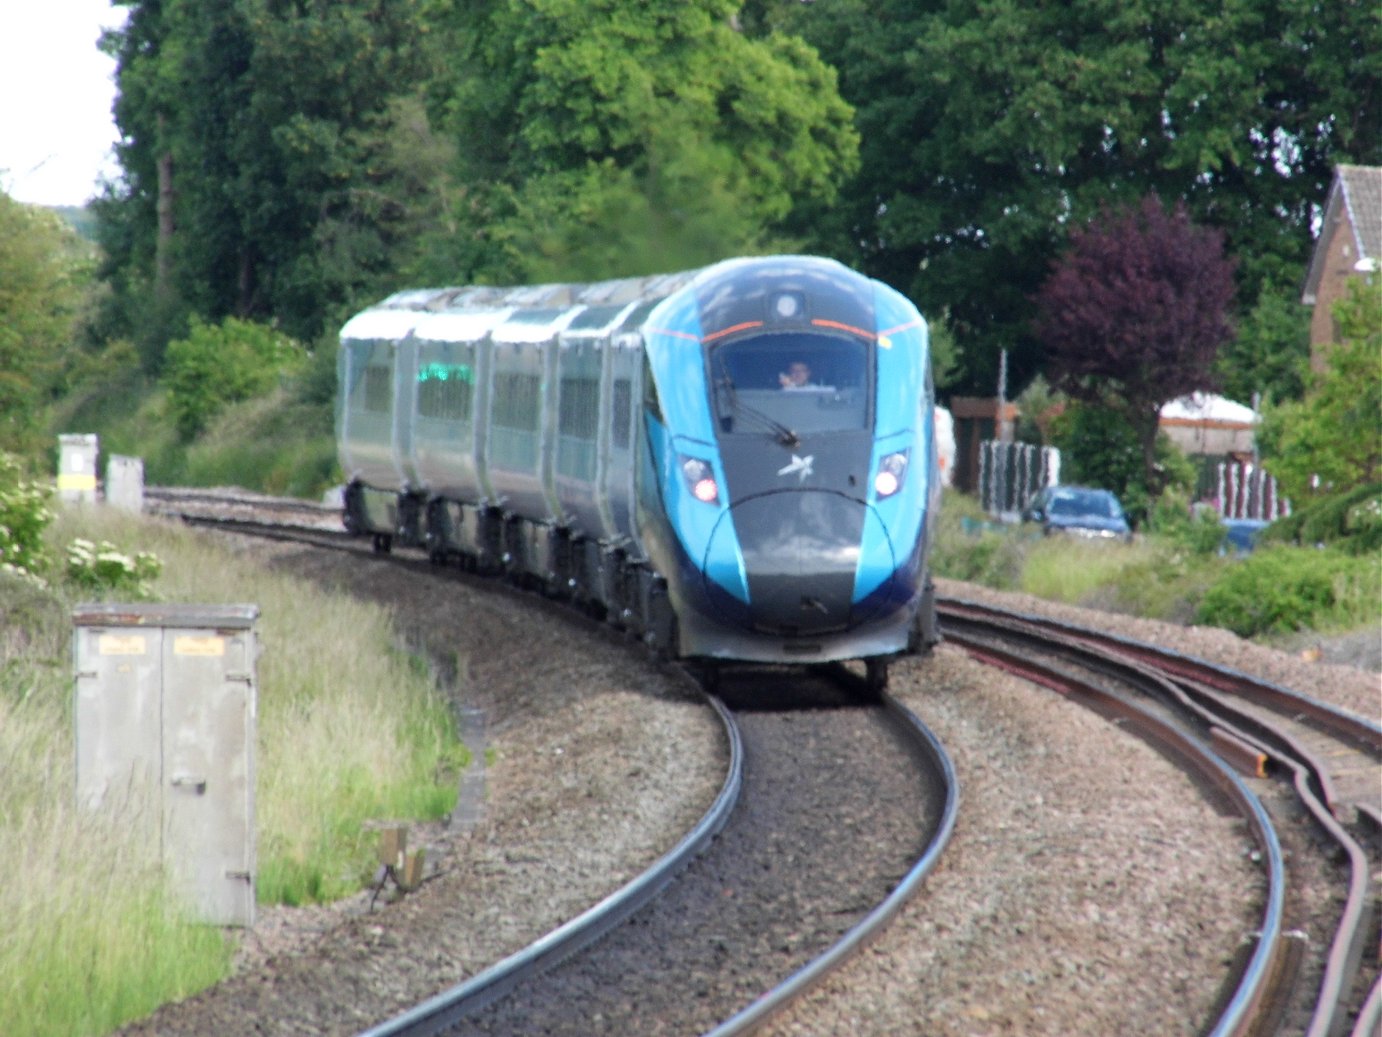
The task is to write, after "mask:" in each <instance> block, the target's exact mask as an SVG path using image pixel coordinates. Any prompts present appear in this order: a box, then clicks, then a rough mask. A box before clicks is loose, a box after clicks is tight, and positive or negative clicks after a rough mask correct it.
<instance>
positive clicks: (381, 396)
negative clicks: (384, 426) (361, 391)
mask: <svg viewBox="0 0 1382 1037" xmlns="http://www.w3.org/2000/svg"><path fill="white" fill-rule="evenodd" d="M392 388H393V377H392V373H391V372H390V370H389V369H388V368H387V367H379V366H371V367H367V368H365V410H372V411H377V412H378V413H380V414H387V413H388V412H389V411H390V409H391V404H392V400H393V392H392Z"/></svg>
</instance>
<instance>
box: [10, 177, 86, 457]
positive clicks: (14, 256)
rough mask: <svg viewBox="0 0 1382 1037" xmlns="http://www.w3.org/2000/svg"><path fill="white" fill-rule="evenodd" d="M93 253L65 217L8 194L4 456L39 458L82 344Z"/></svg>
mask: <svg viewBox="0 0 1382 1037" xmlns="http://www.w3.org/2000/svg"><path fill="white" fill-rule="evenodd" d="M88 253H89V250H88V248H87V247H86V246H85V245H84V243H83V242H82V241H81V240H80V239H79V238H78V237H77V235H76V234H75V232H73V230H72V229H71V228H70V227H68V226H67V225H66V224H65V223H64V222H63V220H62V218H61V217H59V216H57V215H56V214H54V213H52V212H49V211H48V210H47V209H43V208H40V207H38V206H28V205H23V204H21V203H20V202H16V201H15V200H14V199H12V198H11V197H10V196H9V195H7V194H4V193H0V451H3V450H9V451H14V452H16V453H21V454H22V453H28V452H32V451H33V450H34V449H35V448H36V447H37V445H38V434H39V424H38V417H39V414H40V413H41V409H42V406H43V405H44V404H45V403H46V402H47V399H48V394H49V392H50V391H51V390H52V389H53V387H54V386H55V384H56V383H57V380H58V377H59V374H60V369H61V360H62V358H63V355H64V353H66V352H68V351H69V350H70V349H71V348H72V347H73V346H74V340H75V337H76V328H77V322H78V318H79V317H80V315H81V306H82V302H83V299H84V296H85V287H86V285H87V284H88V282H89V280H90V276H91V260H90V257H89V254H88Z"/></svg>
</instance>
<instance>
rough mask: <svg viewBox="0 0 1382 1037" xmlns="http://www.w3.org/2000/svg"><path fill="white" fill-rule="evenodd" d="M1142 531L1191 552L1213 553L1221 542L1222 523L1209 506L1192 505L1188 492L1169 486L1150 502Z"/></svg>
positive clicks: (1198, 553) (1222, 537)
mask: <svg viewBox="0 0 1382 1037" xmlns="http://www.w3.org/2000/svg"><path fill="white" fill-rule="evenodd" d="M1146 532H1148V533H1152V534H1154V535H1156V536H1157V537H1159V538H1160V539H1162V540H1165V541H1168V542H1169V543H1171V544H1174V545H1175V546H1176V547H1177V548H1179V549H1181V550H1184V551H1189V552H1190V553H1191V554H1195V555H1209V554H1215V553H1217V552H1218V550H1219V549H1220V548H1221V547H1222V546H1223V544H1224V539H1225V533H1224V525H1223V523H1222V522H1220V521H1219V516H1218V514H1217V513H1215V512H1214V511H1213V510H1206V509H1194V508H1192V507H1191V506H1190V499H1189V496H1188V495H1187V494H1186V493H1185V492H1184V491H1183V490H1181V489H1178V488H1171V489H1168V490H1166V491H1164V492H1163V493H1162V495H1161V496H1160V497H1158V498H1157V500H1156V502H1155V503H1154V504H1153V505H1152V510H1151V514H1150V515H1148V517H1147V526H1146Z"/></svg>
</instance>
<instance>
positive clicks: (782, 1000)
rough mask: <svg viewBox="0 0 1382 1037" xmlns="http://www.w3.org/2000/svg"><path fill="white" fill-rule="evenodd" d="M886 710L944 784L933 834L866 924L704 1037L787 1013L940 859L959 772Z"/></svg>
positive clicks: (918, 727) (734, 1035)
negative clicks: (937, 820) (943, 803)
mask: <svg viewBox="0 0 1382 1037" xmlns="http://www.w3.org/2000/svg"><path fill="white" fill-rule="evenodd" d="M882 705H883V707H884V709H886V710H887V711H888V714H889V716H890V717H891V718H892V720H893V722H894V723H896V724H897V725H898V726H899V727H900V728H901V729H902V730H903V731H904V732H905V733H906V734H907V735H908V736H909V737H910V739H911V740H912V742H913V744H914V745H915V747H916V748H917V750H918V751H919V752H920V753H921V754H922V756H923V758H924V760H925V762H926V764H927V765H928V766H930V767H931V768H932V769H933V770H935V771H936V772H937V773H938V774H939V775H940V776H941V778H942V780H943V781H944V782H945V788H946V796H945V805H944V807H943V808H942V810H941V815H940V820H939V822H938V823H937V826H936V831H935V834H934V835H933V836H932V838H931V841H930V843H929V844H928V845H927V847H926V849H925V851H923V853H922V855H921V857H919V858H918V859H917V861H916V863H915V864H913V865H912V867H911V868H909V869H908V871H907V873H906V874H905V875H903V876H902V878H901V880H900V881H899V882H898V884H897V885H896V886H895V887H893V890H892V892H890V893H889V894H888V895H887V896H886V897H885V898H884V899H883V900H882V901H881V902H880V903H878V904H877V905H876V906H875V907H874V908H873V909H872V910H870V911H869V913H868V914H867V915H865V916H864V917H863V918H862V919H860V920H859V921H858V922H856V923H855V924H854V925H853V926H851V927H850V928H849V929H848V930H846V932H845V933H844V935H843V936H841V937H840V939H839V940H837V941H836V942H835V943H834V944H832V945H831V946H830V947H829V948H828V949H827V950H826V951H825V952H824V953H823V954H820V955H818V956H817V957H816V958H814V959H812V960H811V961H809V962H807V963H806V964H805V965H803V966H802V967H801V968H800V969H798V970H797V971H796V972H794V973H792V974H791V975H790V976H788V977H787V978H786V979H784V980H783V981H782V982H781V983H779V984H777V985H776V986H774V987H773V988H771V989H770V990H767V991H765V992H764V993H763V994H760V995H759V996H758V997H757V998H756V999H754V1001H753V1002H752V1003H751V1004H749V1005H748V1006H747V1007H745V1008H743V1009H742V1010H740V1011H739V1012H737V1013H735V1014H734V1015H733V1016H731V1017H730V1018H729V1019H727V1020H725V1021H724V1022H722V1023H721V1024H720V1025H718V1026H716V1027H715V1028H714V1029H713V1030H710V1031H708V1032H707V1033H706V1035H705V1037H739V1035H742V1034H747V1033H752V1032H753V1031H754V1030H756V1029H758V1028H759V1027H761V1026H763V1025H765V1024H766V1023H767V1022H768V1021H769V1020H771V1019H772V1018H773V1017H774V1016H775V1015H777V1014H778V1013H779V1012H781V1011H783V1010H784V1009H785V1008H787V1006H788V1005H790V1004H791V1003H792V1002H793V1001H795V1000H796V999H797V998H799V997H801V996H802V995H803V994H805V993H807V992H808V991H810V990H811V989H813V988H815V987H816V986H819V985H820V984H821V983H822V982H823V981H824V980H825V978H826V977H827V976H828V975H829V974H830V973H831V972H833V971H834V970H835V969H836V968H837V967H839V966H840V965H842V964H843V963H844V962H846V961H847V960H849V959H850V958H851V957H852V956H853V955H855V954H856V953H858V952H859V951H860V950H861V949H862V948H863V947H864V946H865V945H866V944H867V942H868V941H869V940H871V939H873V938H874V937H876V936H877V935H878V934H879V933H881V932H882V931H883V929H884V928H885V927H886V926H887V924H888V922H890V921H891V920H892V919H893V917H894V916H895V915H896V914H897V912H898V911H899V910H900V909H901V907H902V905H903V904H905V903H906V902H907V901H908V900H909V899H910V898H911V897H912V896H913V895H914V894H915V893H916V891H917V889H918V888H919V887H920V885H921V883H922V881H923V880H924V879H925V878H926V876H927V875H928V874H930V872H931V870H932V869H933V868H934V867H935V865H936V862H937V861H938V860H939V859H940V855H941V852H942V851H943V850H944V849H945V847H946V845H947V844H948V843H949V841H950V836H951V834H952V833H953V831H954V829H955V820H956V818H957V816H958V815H959V808H960V787H959V779H958V778H957V776H956V773H955V765H954V763H953V762H952V761H951V759H950V755H949V754H948V753H947V752H946V751H945V747H944V746H943V745H942V744H941V743H940V741H939V740H938V739H937V738H936V736H935V734H934V733H932V731H931V730H930V729H929V728H928V727H927V726H926V725H925V724H923V723H922V722H921V720H920V719H919V718H918V717H917V716H916V714H914V713H913V712H912V711H911V710H909V709H908V708H907V707H906V706H904V705H902V703H901V702H899V701H898V700H897V699H895V698H893V697H892V696H891V695H888V694H887V693H886V692H885V693H884V694H883V695H882Z"/></svg>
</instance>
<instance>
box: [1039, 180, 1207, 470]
mask: <svg viewBox="0 0 1382 1037" xmlns="http://www.w3.org/2000/svg"><path fill="white" fill-rule="evenodd" d="M1233 270H1234V264H1233V263H1232V262H1231V261H1230V260H1228V259H1226V258H1225V257H1224V254H1223V235H1222V234H1221V233H1220V232H1218V231H1216V230H1212V229H1208V228H1203V227H1197V226H1195V225H1194V224H1192V223H1191V222H1190V217H1189V214H1188V213H1187V211H1186V207H1185V206H1184V204H1178V205H1176V206H1175V208H1174V209H1173V210H1171V211H1170V212H1168V211H1167V210H1166V208H1165V207H1164V206H1163V205H1162V204H1161V201H1160V200H1159V199H1158V198H1157V197H1156V196H1154V195H1148V196H1147V197H1146V198H1145V199H1143V201H1142V203H1141V205H1139V206H1138V207H1137V208H1136V209H1107V210H1105V211H1104V213H1103V214H1102V215H1101V216H1100V217H1098V218H1096V219H1095V220H1093V221H1091V223H1090V224H1089V226H1087V227H1081V228H1076V229H1075V230H1074V231H1073V232H1072V233H1071V236H1070V247H1069V249H1068V251H1067V252H1066V253H1065V254H1064V256H1062V257H1061V259H1060V260H1058V261H1057V263H1056V264H1055V265H1054V267H1053V269H1052V271H1051V274H1050V276H1049V277H1048V278H1047V280H1046V281H1045V283H1044V284H1043V285H1042V287H1041V290H1040V292H1039V294H1038V298H1037V317H1036V322H1035V331H1036V335H1037V337H1038V338H1039V339H1040V340H1041V342H1042V344H1043V345H1044V346H1045V347H1046V352H1047V358H1048V371H1049V374H1050V378H1051V383H1052V385H1053V386H1054V387H1055V388H1057V389H1059V390H1061V391H1063V392H1065V393H1066V394H1067V395H1069V396H1070V397H1071V398H1073V399H1076V400H1080V401H1083V402H1085V403H1087V404H1090V405H1093V406H1097V407H1101V408H1103V409H1105V410H1108V411H1110V412H1112V413H1114V414H1117V415H1119V416H1121V418H1122V420H1123V421H1125V422H1126V423H1127V425H1128V427H1129V428H1131V429H1132V430H1133V432H1134V434H1135V437H1136V442H1137V443H1138V445H1139V447H1140V450H1141V455H1142V466H1143V474H1144V484H1145V487H1146V489H1147V491H1148V493H1149V494H1150V495H1151V496H1152V497H1155V496H1156V495H1157V494H1158V493H1159V492H1160V489H1161V485H1160V483H1161V481H1162V480H1161V479H1160V477H1159V476H1158V474H1157V459H1156V437H1157V431H1158V423H1159V420H1160V411H1161V405H1162V404H1163V403H1166V402H1168V401H1170V400H1174V399H1176V398H1178V397H1180V396H1184V395H1186V394H1188V393H1191V392H1194V391H1196V390H1200V389H1208V388H1211V387H1212V386H1213V384H1214V383H1213V375H1212V371H1213V364H1214V359H1215V356H1216V355H1217V353H1218V350H1219V348H1220V346H1221V345H1223V343H1224V342H1226V341H1228V339H1229V338H1230V336H1231V335H1232V327H1231V325H1230V323H1229V313H1228V308H1229V305H1230V303H1231V302H1232V300H1233V294H1234V283H1233Z"/></svg>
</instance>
